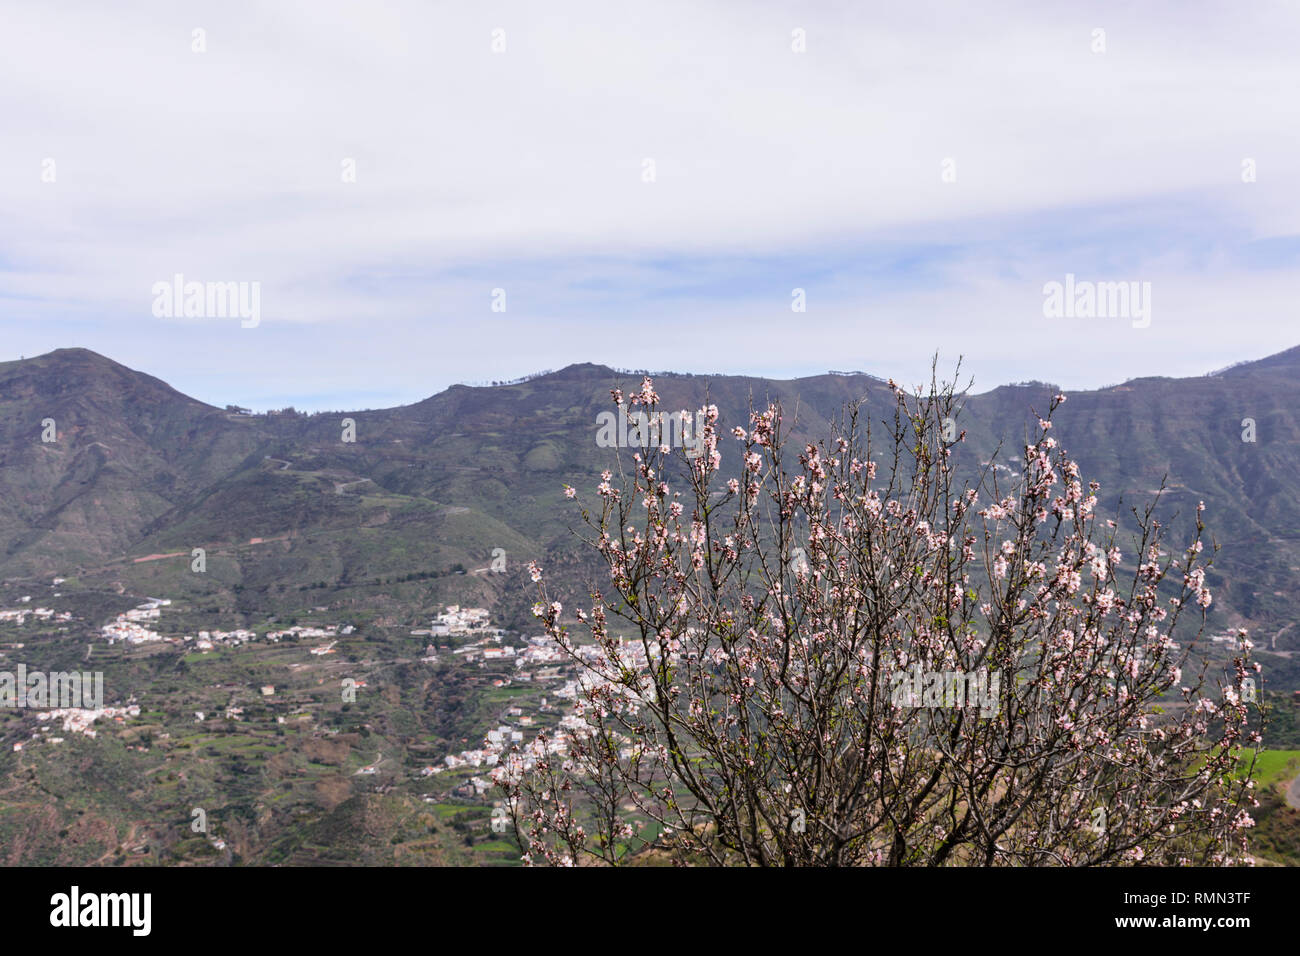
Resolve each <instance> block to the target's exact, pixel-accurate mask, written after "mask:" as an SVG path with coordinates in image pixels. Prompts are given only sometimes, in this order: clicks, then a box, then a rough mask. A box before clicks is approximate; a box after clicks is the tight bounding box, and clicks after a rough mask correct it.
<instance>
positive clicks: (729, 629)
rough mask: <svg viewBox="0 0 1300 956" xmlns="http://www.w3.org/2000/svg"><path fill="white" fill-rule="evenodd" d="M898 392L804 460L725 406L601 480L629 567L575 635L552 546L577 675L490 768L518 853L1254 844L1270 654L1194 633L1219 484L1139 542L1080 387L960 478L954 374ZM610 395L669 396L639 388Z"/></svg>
mask: <svg viewBox="0 0 1300 956" xmlns="http://www.w3.org/2000/svg"><path fill="white" fill-rule="evenodd" d="M890 385H891V387H892V388H893V390H894V394H893V400H892V402H891V406H892V407H889V408H888V410H887V412H886V413H885V414H884V415H883V417H881V418H879V419H878V420H875V421H873V420H872V418H871V416H870V415H869V414H868V413H867V412H868V410H867V409H866V408H865V407H864V406H863V405H858V404H855V405H850V406H849V407H847V408H846V409H845V410H844V413H843V415H842V416H841V418H840V420H839V421H837V422H836V423H833V424H832V425H831V426H830V427H829V433H828V437H827V438H825V439H824V440H822V441H820V442H818V443H817V444H807V445H805V446H804V447H803V448H802V449H801V450H797V463H796V462H792V461H791V460H790V459H791V457H792V451H791V449H790V448H789V447H787V446H788V444H789V443H788V440H787V438H786V435H785V430H784V423H783V415H782V410H781V408H780V407H779V406H777V405H769V406H768V407H766V408H762V409H751V411H750V416H749V422H748V427H747V428H742V427H736V428H734V429H732V432H731V435H730V437H729V438H728V437H727V436H725V435H724V433H723V432H722V430H721V425H720V423H719V416H718V410H717V408H716V406H712V405H709V406H706V407H705V409H703V412H704V414H703V416H702V420H703V436H702V439H703V440H702V446H699V447H702V454H699V455H698V456H697V457H687V456H686V455H685V454H683V453H681V452H680V451H679V452H678V453H677V454H674V453H673V451H672V450H671V449H669V448H668V447H666V446H659V447H651V448H647V449H644V450H642V451H641V452H637V453H635V454H633V455H632V461H631V466H630V470H629V471H628V472H627V473H626V474H622V473H620V475H619V478H618V479H617V480H616V479H615V477H614V475H613V474H612V473H611V472H609V471H606V472H605V473H604V474H603V475H602V479H601V481H600V483H599V485H598V486H597V488H596V494H597V496H598V506H597V505H596V504H593V505H591V506H590V507H582V512H581V513H582V517H583V520H584V522H585V526H586V528H587V529H589V532H590V533H589V535H586V539H587V542H588V544H589V545H590V547H592V548H594V549H595V550H596V552H598V553H599V555H600V556H601V558H602V559H603V562H604V564H605V565H606V566H607V567H608V570H609V577H608V583H607V584H606V585H604V586H603V587H600V588H596V589H593V592H592V594H591V604H590V608H589V609H586V610H578V611H576V612H575V616H576V619H577V621H578V622H579V624H580V627H579V628H577V629H576V630H580V631H581V635H579V634H577V633H575V632H574V631H571V629H570V628H569V627H568V626H566V625H565V624H563V623H562V619H564V609H563V607H562V606H561V604H560V603H559V602H558V601H556V600H554V599H553V597H552V596H550V595H548V593H547V588H546V583H545V581H544V580H543V578H542V573H541V570H540V569H538V568H537V567H536V566H535V565H534V567H533V578H534V580H535V581H537V582H538V588H539V595H540V602H539V604H538V606H537V608H536V613H537V614H538V616H539V618H540V619H541V620H542V621H543V622H544V624H545V626H546V629H547V633H548V634H549V635H550V636H551V637H552V638H553V639H554V640H556V641H557V642H559V644H560V646H561V647H562V648H563V649H564V650H565V652H566V653H567V654H568V655H569V656H570V657H571V659H572V660H573V662H575V664H576V665H577V666H578V668H579V671H580V674H581V679H580V680H579V682H578V692H577V696H576V700H575V701H574V707H573V712H572V714H570V715H568V717H567V719H566V720H565V722H564V724H565V726H564V727H563V728H562V729H561V730H559V731H549V732H544V733H542V734H540V735H539V736H538V738H537V740H535V741H533V742H532V743H531V744H529V745H528V746H526V747H522V748H516V750H515V751H514V752H512V753H511V754H509V755H508V756H507V757H506V759H505V760H504V761H503V763H502V764H501V766H500V767H498V769H497V771H496V774H495V777H496V781H497V784H498V785H499V786H500V787H502V788H503V790H504V791H505V794H506V798H507V802H508V805H509V806H510V807H511V809H512V811H513V813H514V819H515V826H516V833H517V835H518V837H519V840H520V845H521V846H522V847H524V849H525V860H526V861H527V862H530V863H533V864H541V863H559V864H573V863H577V864H585V863H591V862H598V863H609V864H615V863H620V862H629V861H636V860H643V859H650V858H659V859H667V860H670V861H672V862H675V863H703V864H714V865H724V864H746V865H787V866H789V865H810V866H811V865H835V866H844V865H879V866H912V865H928V866H938V865H963V864H964V865H1033V866H1036V865H1068V866H1082V865H1114V864H1125V863H1147V864H1162V865H1174V864H1231V863H1237V862H1242V861H1245V860H1248V857H1247V855H1246V854H1247V849H1246V843H1245V831H1246V829H1247V828H1249V827H1250V826H1252V825H1253V821H1252V820H1251V818H1250V816H1249V815H1248V813H1247V812H1246V810H1245V809H1243V807H1244V806H1245V805H1248V804H1253V803H1254V801H1253V799H1252V797H1251V794H1250V790H1251V788H1252V784H1251V782H1250V780H1249V774H1248V772H1246V771H1248V770H1249V768H1250V767H1253V754H1254V752H1255V750H1256V749H1257V747H1258V743H1259V735H1258V734H1257V733H1253V732H1250V731H1248V729H1247V727H1246V721H1247V716H1248V711H1249V705H1248V701H1249V700H1251V699H1253V694H1252V693H1249V692H1246V693H1243V688H1246V689H1247V690H1248V691H1249V690H1253V680H1252V678H1253V675H1254V672H1255V671H1256V670H1257V669H1258V665H1257V664H1253V663H1251V661H1250V647H1251V645H1250V642H1249V641H1248V640H1247V639H1246V636H1245V632H1244V631H1242V632H1240V641H1239V647H1238V648H1237V650H1236V651H1234V657H1233V659H1232V660H1231V662H1230V664H1228V665H1226V666H1225V665H1224V664H1223V662H1222V661H1220V662H1219V663H1218V664H1215V665H1211V664H1210V663H1209V662H1208V660H1207V658H1206V657H1205V656H1204V655H1203V654H1201V653H1197V651H1199V650H1200V648H1199V646H1198V644H1197V639H1198V638H1200V637H1201V635H1202V633H1203V630H1204V627H1205V612H1206V608H1207V607H1208V606H1209V604H1210V601H1211V597H1210V593H1209V590H1208V589H1207V587H1206V582H1205V565H1204V558H1203V552H1204V550H1205V549H1204V545H1203V543H1202V538H1203V537H1204V531H1205V529H1204V525H1203V524H1202V520H1201V519H1202V511H1203V505H1202V506H1200V507H1198V509H1197V512H1196V519H1195V531H1194V532H1192V533H1189V535H1188V536H1187V537H1189V538H1190V540H1189V541H1187V542H1186V543H1185V544H1184V545H1183V546H1174V545H1172V544H1166V543H1165V542H1166V539H1168V538H1169V537H1170V535H1169V533H1168V531H1167V529H1165V528H1162V526H1161V523H1160V522H1159V521H1158V520H1157V519H1156V518H1155V517H1154V508H1155V504H1156V501H1158V496H1157V498H1156V500H1155V501H1152V502H1151V503H1150V504H1149V505H1148V506H1147V507H1146V508H1145V509H1144V510H1133V512H1132V521H1131V522H1127V521H1126V524H1128V530H1127V531H1126V532H1125V533H1124V534H1123V538H1124V540H1125V541H1126V542H1127V545H1128V546H1127V549H1125V548H1121V547H1120V545H1119V542H1120V539H1121V528H1120V527H1119V525H1118V524H1117V522H1116V521H1115V520H1107V519H1105V518H1101V517H1099V516H1098V515H1097V513H1096V512H1097V489H1098V486H1097V484H1096V483H1095V482H1094V483H1089V484H1087V485H1085V484H1084V481H1083V479H1082V478H1081V477H1080V474H1079V469H1078V467H1077V465H1076V464H1075V463H1074V462H1073V461H1072V460H1071V459H1070V458H1069V456H1068V455H1067V454H1066V452H1065V451H1064V449H1062V448H1061V447H1060V445H1059V444H1058V443H1057V442H1056V440H1055V439H1054V438H1053V437H1052V435H1051V432H1052V416H1053V413H1054V412H1056V410H1057V408H1058V407H1059V406H1060V405H1061V403H1063V402H1064V401H1065V396H1063V395H1057V396H1055V397H1054V398H1053V399H1052V401H1051V403H1050V408H1048V409H1047V411H1046V413H1045V417H1044V418H1041V419H1039V420H1038V422H1037V428H1036V430H1034V431H1033V433H1032V434H1031V435H1030V437H1029V439H1027V441H1026V444H1025V446H1024V452H1023V455H1022V456H1020V460H1019V462H1018V468H1012V469H1010V473H1011V474H1012V476H1013V477H1012V478H1011V479H1009V480H1008V479H1005V478H1004V479H1002V480H999V478H998V472H997V470H996V469H994V468H993V467H992V462H990V463H988V464H987V465H985V466H984V467H983V468H982V469H981V470H978V472H975V473H973V474H972V475H971V476H970V477H968V478H967V479H965V480H962V479H959V477H958V469H957V468H956V466H955V464H954V458H953V454H952V452H953V448H954V447H955V446H956V445H957V444H958V443H960V442H962V441H963V440H964V439H965V434H964V433H963V434H961V435H959V436H956V435H952V420H953V419H954V417H955V408H956V396H955V393H954V390H953V388H952V387H951V386H949V385H941V384H938V383H937V382H936V381H935V380H934V379H933V378H932V381H931V383H930V385H929V387H928V388H927V389H925V390H920V389H918V390H915V391H914V392H911V393H909V392H907V391H905V390H904V389H902V388H900V387H898V386H896V385H894V383H893V382H891V383H890ZM612 394H613V398H614V402H615V404H616V405H617V406H619V407H620V411H623V410H624V408H625V407H630V408H631V409H633V410H636V411H646V412H649V413H652V414H653V413H655V412H657V410H658V403H659V400H658V396H657V395H656V393H655V391H654V388H653V383H652V381H651V380H650V379H649V378H646V379H645V380H644V382H643V384H642V387H641V389H640V390H639V392H637V393H635V394H633V395H630V396H628V397H627V399H626V406H625V399H624V396H623V395H622V393H621V392H620V391H619V390H617V389H615V390H614V391H613V393H612ZM681 414H682V415H683V416H685V415H686V412H682V413H681ZM876 414H877V415H879V414H880V412H879V411H877V413H876ZM882 432H883V436H884V440H883V441H880V440H878V439H879V436H880V435H881V434H882ZM873 433H874V434H873ZM696 437H697V438H698V437H699V436H696ZM724 445H729V446H730V447H731V448H734V451H730V450H729V451H727V454H728V455H730V454H736V455H739V456H740V463H739V464H740V467H739V468H737V469H735V470H733V474H736V477H731V478H729V479H728V478H726V477H725V474H726V473H725V472H723V471H722V460H723V454H724V452H723V449H724ZM877 446H879V447H877ZM877 450H879V451H880V452H881V455H880V459H879V460H877V459H876V458H875V457H873V455H874V454H875V452H876V451H877ZM1007 472H1008V469H1007V468H1006V467H1003V469H1002V473H1003V474H1004V475H1005V474H1006V473H1007ZM566 494H567V496H568V497H569V498H578V495H577V493H576V491H575V490H574V489H571V488H570V489H568V490H567V491H566ZM578 504H579V505H580V506H581V499H580V498H579V500H578ZM1176 636H1177V637H1178V638H1180V640H1181V643H1176V642H1175V637H1176ZM1212 667H1213V669H1212Z"/></svg>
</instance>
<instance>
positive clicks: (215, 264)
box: [0, 0, 1300, 409]
mask: <svg viewBox="0 0 1300 956" xmlns="http://www.w3.org/2000/svg"><path fill="white" fill-rule="evenodd" d="M975 6H978V7H979V9H970V8H972V7H975ZM0 20H2V21H3V29H0V336H2V339H0V341H3V348H0V359H3V360H9V359H15V358H18V357H19V356H20V355H27V356H31V355H34V354H39V353H42V352H46V351H49V350H50V349H54V348H58V347H61V346H83V347H86V348H91V349H94V350H96V351H99V352H102V353H104V354H106V355H108V356H109V357H111V358H114V359H116V360H118V361H120V362H123V363H125V364H127V365H130V366H132V367H134V368H138V369H141V370H144V371H147V372H149V373H151V374H154V375H157V376H159V377H160V378H163V379H164V380H166V381H168V382H170V383H171V384H173V385H175V386H176V387H178V388H180V389H181V390H183V391H185V392H187V393H189V394H191V395H194V396H195V397H197V398H201V399H203V400H205V401H209V402H213V403H216V404H225V403H227V402H236V403H239V404H243V405H250V406H253V407H255V408H259V409H262V408H267V407H278V406H280V405H285V404H294V405H297V406H298V407H299V408H308V409H320V408H325V409H334V408H362V407H379V406H385V405H392V404H398V403H402V402H410V401H415V400H418V399H420V398H423V397H425V396H427V395H430V394H432V393H434V392H436V391H439V390H441V389H443V388H445V387H446V386H448V385H449V384H452V383H454V382H460V381H464V382H478V381H487V380H491V379H505V378H513V377H516V376H520V375H525V374H528V373H530V372H534V371H537V370H540V369H546V368H559V367H562V366H564V365H567V364H570V363H573V362H584V361H591V362H600V363H605V364H609V365H613V366H617V367H624V368H651V369H676V370H681V371H695V372H736V373H739V372H744V373H751V374H762V375H771V376H779V377H792V376H797V375H804V374H811V373H817V372H821V371H825V370H827V369H860V370H863V371H868V372H872V373H874V374H878V375H882V376H889V375H892V376H895V377H898V378H903V379H908V380H917V379H919V378H920V376H921V375H922V373H923V372H924V371H925V369H926V368H927V367H928V363H929V359H930V356H931V355H932V354H933V353H935V352H936V351H937V352H938V353H939V354H940V357H941V361H943V362H945V363H951V362H954V361H955V360H956V359H957V357H958V356H962V357H964V365H963V368H964V371H965V372H968V373H970V374H972V375H973V376H974V377H975V384H976V389H977V390H983V389H987V388H991V387H993V386H995V385H998V384H1001V383H1004V382H1008V381H1022V380H1027V379H1031V378H1034V379H1048V380H1052V381H1056V382H1059V383H1061V384H1063V385H1065V386H1066V387H1069V388H1084V387H1095V386H1100V385H1105V384H1111V383H1115V382H1119V381H1122V380H1124V379H1126V378H1130V377H1135V376H1139V375H1153V374H1154V375H1196V374H1202V373H1204V372H1207V371H1210V370H1212V369H1215V368H1219V367H1221V366H1224V365H1228V364H1231V363H1233V362H1237V361H1242V360H1246V359H1253V358H1260V357H1263V356H1265V355H1268V354H1271V353H1273V352H1277V351H1281V350H1282V349H1285V348H1289V347H1292V346H1295V345H1298V344H1300V321H1297V307H1296V303H1297V301H1300V271H1298V270H1297V264H1298V257H1300V227H1298V225H1297V224H1298V223H1300V116H1298V115H1297V114H1298V113H1300V95H1297V90H1298V89H1300V58H1297V57H1296V55H1295V51H1296V48H1297V43H1298V42H1300V6H1298V5H1296V4H1294V3H1267V2H1265V3H1251V4H1228V3H1219V4H1202V3H1196V2H1178V3H1161V2H1150V3H1142V4H1132V3H1098V4H1089V5H1087V9H1084V5H1081V4H1064V3H1062V4H1056V3H1041V2H1038V3H1024V4H1010V3H1008V4H984V3H981V4H978V5H974V4H966V3H958V2H952V3H945V4H934V5H929V4H925V3H916V2H911V3H907V4H883V3H862V2H844V3H840V2H834V0H817V2H812V0H800V2H792V0H788V2H754V0H745V2H741V0H731V2H727V3H710V2H705V0H690V2H684V3H677V2H673V0H656V2H655V3H611V2H609V0H601V2H596V3H587V2H564V3H548V4H541V3H537V2H524V3H510V2H498V0H482V2H458V3H436V2H428V0H426V2H418V3H414V2H413V3H409V4H408V3H383V2H378V0H371V2H366V3H346V4H342V3H333V2H323V0H311V2H304V3H292V2H285V0H280V2H270V3H257V2H246V3H237V4H232V3H227V2H219V3H186V2H167V3H129V4H112V5H106V4H103V3H101V2H93V3H91V2H86V3H80V2H64V3H60V4H57V5H53V4H50V3H48V0H33V2H27V0H0ZM195 31H202V32H201V33H196V32H195ZM196 47H197V48H200V49H201V52H199V51H196ZM349 163H350V164H351V165H350V166H349V165H348V164H349ZM349 168H350V169H355V177H354V178H355V181H347V180H348V179H350V178H353V177H349V176H347V175H346V174H345V170H346V169H349ZM1251 170H1253V175H1252V174H1251V173H1250V171H1251ZM651 174H652V175H651ZM1252 178H1253V179H1254V181H1246V180H1250V179H1252ZM177 273H180V274H182V275H183V276H184V277H185V279H186V281H201V282H249V283H251V282H258V283H260V287H259V288H260V321H259V322H258V324H257V325H256V326H255V327H250V328H245V327H243V323H241V322H240V320H239V319H238V318H231V317H225V316H211V315H209V316H203V317H189V318H186V317H183V316H180V317H175V316H174V317H170V318H169V317H165V316H164V317H159V316H157V315H155V309H154V308H153V306H154V295H153V287H154V285H155V284H156V283H158V282H160V281H165V282H171V281H172V277H173V276H174V275H175V274H177ZM1067 273H1070V274H1074V275H1075V276H1076V277H1077V279H1078V280H1083V281H1098V282H1104V281H1133V282H1149V283H1150V289H1151V299H1150V306H1151V314H1150V324H1149V326H1147V327H1145V328H1140V327H1135V323H1134V322H1133V321H1129V320H1128V319H1127V318H1124V317H1093V318H1080V317H1049V316H1046V315H1045V314H1044V292H1043V288H1044V285H1045V284H1046V283H1049V282H1052V281H1061V282H1063V281H1064V279H1065V276H1066V274H1067ZM496 289H500V290H504V293H505V295H504V302H505V311H503V312H502V311H493V302H494V292H493V290H496ZM795 289H802V290H804V291H803V296H804V297H805V301H806V311H804V312H794V311H792V302H793V298H792V296H793V294H794V293H793V290H795ZM496 301H497V302H498V303H500V301H501V299H500V296H498V297H497V299H496Z"/></svg>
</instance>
